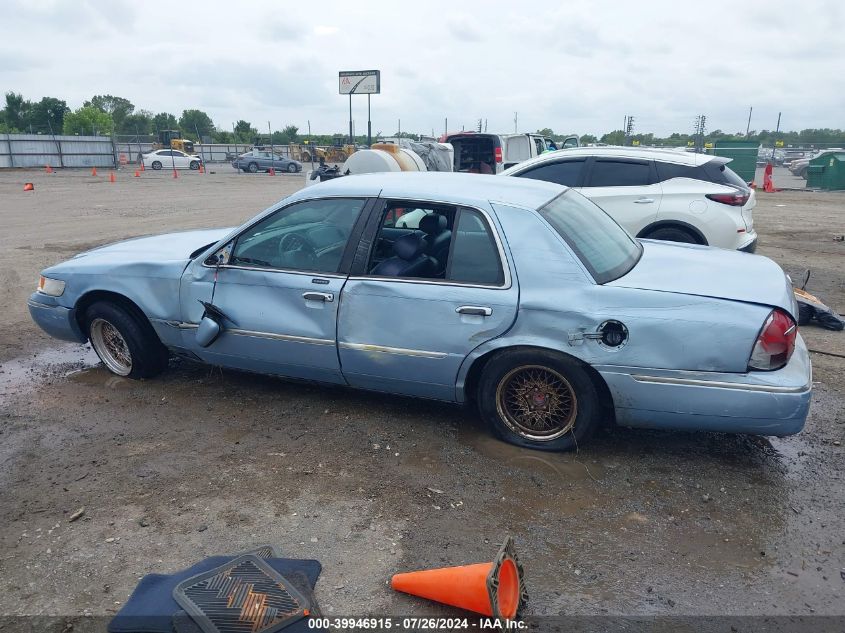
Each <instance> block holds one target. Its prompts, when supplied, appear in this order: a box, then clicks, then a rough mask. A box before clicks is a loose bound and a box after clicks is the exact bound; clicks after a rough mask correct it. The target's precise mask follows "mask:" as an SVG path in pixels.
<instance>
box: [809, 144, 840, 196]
mask: <svg viewBox="0 0 845 633" xmlns="http://www.w3.org/2000/svg"><path fill="white" fill-rule="evenodd" d="M807 186H808V187H811V188H813V189H827V190H830V191H837V190H845V152H837V153H835V154H824V155H822V156H818V157H816V158H814V159H813V160H811V161H810V164H809V165H807Z"/></svg>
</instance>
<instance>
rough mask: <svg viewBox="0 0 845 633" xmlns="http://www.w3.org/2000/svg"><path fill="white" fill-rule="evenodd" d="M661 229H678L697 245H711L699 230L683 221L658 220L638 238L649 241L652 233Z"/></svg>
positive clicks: (640, 233)
mask: <svg viewBox="0 0 845 633" xmlns="http://www.w3.org/2000/svg"><path fill="white" fill-rule="evenodd" d="M659 229H678V230H681V231H684V232H685V233H688V234H689V235H691V236H692V237H693V238H694V239H695V241H696V243H697V244H700V245H701V246H708V245H709V244H708V242H707V238H706V237H704V234H703V233H702V232H701V231H700V230H699V229H698V228H696V227H695V226H693V225H692V224H689V223H687V222H684V221H682V220H658V221H657V222H652V223H651V224H649V225H648V226H647V227H645V228H644V229H643V230H641V231H640V232H639V233H637V237H641V238H644V239H648V236H649V235H650V234H651V233H654V232H655V231H657V230H659Z"/></svg>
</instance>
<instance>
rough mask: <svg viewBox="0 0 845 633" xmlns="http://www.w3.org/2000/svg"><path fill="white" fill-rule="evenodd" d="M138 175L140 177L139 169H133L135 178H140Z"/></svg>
mask: <svg viewBox="0 0 845 633" xmlns="http://www.w3.org/2000/svg"><path fill="white" fill-rule="evenodd" d="M140 177H141V170H140V169H136V170H135V178H140Z"/></svg>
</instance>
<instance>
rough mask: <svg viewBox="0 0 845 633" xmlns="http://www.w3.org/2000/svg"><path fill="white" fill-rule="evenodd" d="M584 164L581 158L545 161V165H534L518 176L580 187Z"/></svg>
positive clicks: (584, 161)
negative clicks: (554, 161)
mask: <svg viewBox="0 0 845 633" xmlns="http://www.w3.org/2000/svg"><path fill="white" fill-rule="evenodd" d="M585 164H586V160H585V159H583V158H582V159H580V160H562V161H558V162H556V163H546V164H545V165H540V166H539V167H534V168H533V169H529V170H528V171H524V172H522V173H521V174H519V176H520V178H533V179H535V180H545V181H546V182H554V183H557V184H559V185H565V186H567V187H580V186H581V178H582V176H583V174H584V165H585Z"/></svg>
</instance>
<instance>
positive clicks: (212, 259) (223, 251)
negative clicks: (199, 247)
mask: <svg viewBox="0 0 845 633" xmlns="http://www.w3.org/2000/svg"><path fill="white" fill-rule="evenodd" d="M233 245H234V243H233V242H229V243H228V244H226V245H225V246H223V247H222V248H220V249H219V250H217V251H215V252H214V253H212V254H211V255H209V256H208V257H206V258H205V261H204V262H203V263H204V264H205V265H206V266H225V265H227V264H228V263H229V259H230V258H231V256H232V247H233Z"/></svg>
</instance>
